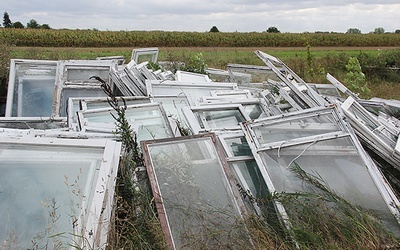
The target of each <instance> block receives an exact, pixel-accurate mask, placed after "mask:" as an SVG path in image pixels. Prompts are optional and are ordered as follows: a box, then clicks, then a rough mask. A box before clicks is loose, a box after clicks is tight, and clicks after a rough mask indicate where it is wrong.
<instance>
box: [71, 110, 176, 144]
mask: <svg viewBox="0 0 400 250" xmlns="http://www.w3.org/2000/svg"><path fill="white" fill-rule="evenodd" d="M141 109H143V110H145V111H148V112H157V113H159V116H154V117H141V118H140V119H139V121H137V120H135V119H134V120H133V121H131V117H129V115H128V114H127V112H130V111H140V110H141ZM111 113H114V114H115V115H116V112H115V111H114V109H113V108H111V107H110V108H99V109H92V110H79V111H77V114H78V122H79V127H80V131H82V132H95V133H106V134H109V133H114V132H115V131H116V128H117V127H116V121H115V120H114V118H113V117H112V116H111ZM96 115H99V117H101V116H103V117H104V116H106V117H107V119H108V120H107V121H104V122H101V121H100V122H90V121H88V119H87V116H92V117H93V116H94V117H95V116H96ZM125 116H126V119H127V120H128V122H129V124H130V125H131V128H132V129H133V131H134V132H135V133H137V135H138V138H139V137H140V136H141V135H140V133H139V131H138V130H140V129H145V130H146V131H148V132H149V134H150V135H152V134H153V132H152V131H151V130H150V129H149V128H148V126H147V125H146V124H143V122H146V121H150V120H151V119H160V120H161V121H162V124H160V125H162V128H163V129H164V132H165V134H166V137H174V133H173V130H172V128H171V125H170V123H169V120H168V117H167V115H166V113H165V111H164V109H163V107H162V105H161V104H159V103H145V104H137V105H129V106H126V113H125ZM154 125H155V124H154ZM154 136H157V135H154ZM146 139H147V140H149V139H158V138H157V137H155V138H146Z"/></svg>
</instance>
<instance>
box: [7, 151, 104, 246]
mask: <svg viewBox="0 0 400 250" xmlns="http://www.w3.org/2000/svg"><path fill="white" fill-rule="evenodd" d="M21 156H22V157H21ZM102 156H103V150H93V149H91V150H89V149H88V150H83V149H82V148H80V149H73V148H68V147H60V146H56V147H54V146H52V147H44V146H32V145H30V146H29V147H28V146H7V145H0V173H1V174H0V218H1V220H2V221H1V223H0V241H1V242H2V244H7V245H6V246H15V247H16V248H13V247H11V248H10V249H19V248H21V249H44V248H46V246H47V247H48V249H52V248H53V244H56V243H58V242H61V243H62V244H63V245H64V246H67V244H73V241H72V240H73V239H74V237H73V235H72V234H73V233H75V234H79V233H80V232H77V231H76V230H78V228H77V227H76V226H77V225H78V224H79V227H82V226H83V225H84V224H85V223H86V219H87V214H85V213H86V212H85V211H87V210H88V209H89V207H90V201H91V197H92V195H93V192H94V190H92V186H93V184H94V183H95V180H97V176H98V169H99V167H100V164H101V159H102ZM81 216H82V217H81ZM77 219H79V220H77ZM73 225H74V226H75V227H76V228H75V229H74V226H73ZM74 230H75V231H74ZM58 234H60V235H59V237H57V236H56V237H54V235H58ZM51 236H53V237H51ZM74 240H75V241H76V242H79V241H80V240H79V239H74Z"/></svg>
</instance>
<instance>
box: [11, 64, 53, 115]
mask: <svg viewBox="0 0 400 250" xmlns="http://www.w3.org/2000/svg"><path fill="white" fill-rule="evenodd" d="M25 65H26V66H29V67H32V69H33V70H34V69H35V68H39V69H40V70H42V71H48V72H50V71H52V70H53V69H55V72H54V81H53V91H52V93H54V89H55V86H56V77H57V74H58V73H57V71H58V62H57V61H48V60H21V59H11V61H10V74H9V81H8V90H7V91H8V92H7V103H6V110H5V117H22V113H23V110H22V108H23V107H22V105H23V102H24V99H23V95H24V92H23V85H22V83H21V79H19V80H20V81H19V82H18V83H16V82H15V81H16V78H17V74H18V72H17V68H18V67H19V66H22V67H23V66H25ZM31 77H32V78H31V79H35V80H39V81H40V80H41V79H42V80H49V79H50V80H52V79H53V78H52V77H51V78H49V77H43V76H40V75H37V74H32V75H31ZM42 89H43V88H42ZM36 96H37V95H36ZM14 97H17V98H18V100H17V105H16V107H15V106H14ZM49 99H50V98H49ZM49 102H51V103H53V96H52V97H51V101H50V100H49ZM13 109H16V110H17V114H16V115H14V114H13ZM48 109H49V111H50V110H51V107H50V106H49V107H48ZM50 116H52V113H51V111H50V112H49V114H48V115H47V116H40V117H50Z"/></svg>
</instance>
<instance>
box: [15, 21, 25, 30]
mask: <svg viewBox="0 0 400 250" xmlns="http://www.w3.org/2000/svg"><path fill="white" fill-rule="evenodd" d="M12 27H13V28H15V29H23V28H25V26H24V25H23V24H22V23H21V22H19V21H18V22H15V23H13V24H12Z"/></svg>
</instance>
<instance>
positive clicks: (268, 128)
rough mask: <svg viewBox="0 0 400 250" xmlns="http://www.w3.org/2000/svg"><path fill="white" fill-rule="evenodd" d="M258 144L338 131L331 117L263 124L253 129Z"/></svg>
mask: <svg viewBox="0 0 400 250" xmlns="http://www.w3.org/2000/svg"><path fill="white" fill-rule="evenodd" d="M253 130H254V133H255V134H256V137H257V140H258V141H259V143H260V144H267V143H271V142H279V141H287V140H291V139H296V138H302V137H307V136H313V135H320V134H324V133H329V132H336V131H340V130H341V129H340V128H339V127H338V125H337V124H336V123H335V122H334V119H333V116H332V115H330V114H329V115H320V116H318V117H313V118H307V119H304V118H302V119H293V120H290V121H284V122H278V123H273V124H271V125H269V124H263V125H260V126H258V125H257V126H254V127H253Z"/></svg>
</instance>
